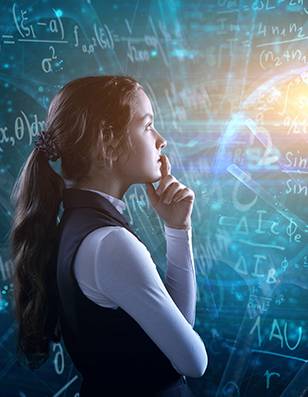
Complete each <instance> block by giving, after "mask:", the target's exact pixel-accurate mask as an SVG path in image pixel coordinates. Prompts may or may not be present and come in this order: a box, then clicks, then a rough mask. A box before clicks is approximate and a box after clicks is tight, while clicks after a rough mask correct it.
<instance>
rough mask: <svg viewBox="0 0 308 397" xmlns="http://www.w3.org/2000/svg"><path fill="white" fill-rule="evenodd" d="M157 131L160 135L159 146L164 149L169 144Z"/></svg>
mask: <svg viewBox="0 0 308 397" xmlns="http://www.w3.org/2000/svg"><path fill="white" fill-rule="evenodd" d="M156 133H157V136H158V139H157V142H158V143H159V146H158V147H160V148H161V149H164V148H165V147H166V146H167V141H166V139H165V138H164V137H162V136H161V135H160V134H159V133H158V132H157V131H156Z"/></svg>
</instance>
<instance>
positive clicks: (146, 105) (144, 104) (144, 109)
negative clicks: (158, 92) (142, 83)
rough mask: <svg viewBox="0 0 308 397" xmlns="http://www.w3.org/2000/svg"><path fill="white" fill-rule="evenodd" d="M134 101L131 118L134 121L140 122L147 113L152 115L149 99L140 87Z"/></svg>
mask: <svg viewBox="0 0 308 397" xmlns="http://www.w3.org/2000/svg"><path fill="white" fill-rule="evenodd" d="M134 103H135V111H134V118H133V120H134V121H136V122H138V121H139V122H140V121H141V120H142V118H143V117H144V116H145V115H146V114H147V113H149V114H150V115H153V108H152V104H151V101H150V99H149V97H148V96H147V95H146V93H145V92H144V91H143V90H142V89H140V90H138V91H137V93H136V97H135V101H134Z"/></svg>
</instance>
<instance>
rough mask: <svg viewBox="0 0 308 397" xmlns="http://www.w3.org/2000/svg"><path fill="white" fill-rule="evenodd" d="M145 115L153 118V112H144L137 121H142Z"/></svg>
mask: <svg viewBox="0 0 308 397" xmlns="http://www.w3.org/2000/svg"><path fill="white" fill-rule="evenodd" d="M147 117H150V118H151V119H152V120H153V114H151V113H146V114H145V115H144V116H142V117H140V118H139V120H138V121H143V120H144V119H145V118H147Z"/></svg>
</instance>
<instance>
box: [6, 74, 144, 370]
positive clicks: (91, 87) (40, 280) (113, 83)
mask: <svg viewBox="0 0 308 397" xmlns="http://www.w3.org/2000/svg"><path fill="white" fill-rule="evenodd" d="M140 88H142V86H141V85H140V84H139V83H138V82H137V81H136V80H135V79H133V78H132V77H129V76H109V75H108V76H88V77H82V78H79V79H75V80H72V81H70V82H69V83H67V84H66V85H65V86H64V87H63V88H62V89H61V90H60V91H59V92H58V93H57V95H56V96H55V97H54V98H53V100H52V102H51V104H50V107H49V110H48V116H47V120H46V129H45V130H46V132H47V133H49V134H51V136H52V138H53V141H54V143H55V145H56V147H57V148H58V151H59V153H60V158H61V173H62V176H63V177H64V178H65V179H68V180H70V181H73V182H76V183H77V182H78V181H80V179H81V178H85V177H87V175H89V172H90V168H91V164H92V162H93V161H103V164H104V165H105V166H106V167H112V164H113V161H114V156H113V153H114V151H115V152H116V154H117V155H118V156H120V155H121V154H122V153H128V152H129V151H130V150H131V148H132V146H131V145H132V144H131V140H130V135H129V133H128V128H127V127H128V124H129V122H130V121H131V119H132V117H133V114H134V110H135V108H134V99H135V95H134V94H135V93H136V91H137V90H138V89H140ZM62 176H61V175H60V174H59V173H57V172H56V171H54V169H53V168H52V167H51V165H50V163H49V160H48V158H47V156H46V153H45V152H43V151H42V150H39V149H38V148H36V147H35V148H34V149H33V150H32V152H31V153H30V155H29V156H28V158H27V160H26V161H25V163H24V165H23V166H22V168H21V171H20V173H19V175H18V177H17V180H16V182H15V184H14V187H13V189H12V194H11V200H12V204H13V206H14V207H15V208H14V215H13V222H12V226H11V230H10V243H11V252H12V261H13V266H14V274H13V285H14V300H15V317H16V320H17V324H18V335H17V350H16V352H17V359H18V361H19V362H20V363H21V364H23V365H24V364H26V366H28V367H29V368H30V369H35V368H39V367H40V366H41V365H42V364H43V363H44V362H45V361H46V360H47V359H48V357H49V348H50V342H51V341H54V342H59V341H60V339H61V332H60V329H59V327H58V324H59V322H58V311H57V304H56V302H57V284H56V254H57V225H58V221H59V218H58V212H59V209H60V204H61V201H62V197H63V190H64V188H65V184H64V180H63V177H62Z"/></svg>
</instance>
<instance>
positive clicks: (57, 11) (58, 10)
mask: <svg viewBox="0 0 308 397" xmlns="http://www.w3.org/2000/svg"><path fill="white" fill-rule="evenodd" d="M55 13H56V16H57V17H62V15H63V11H62V10H60V9H59V8H58V9H57V10H56V11H55Z"/></svg>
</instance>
